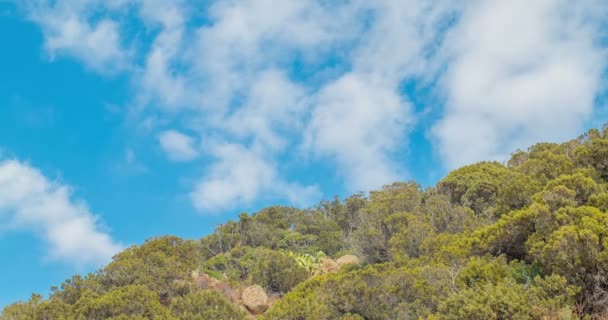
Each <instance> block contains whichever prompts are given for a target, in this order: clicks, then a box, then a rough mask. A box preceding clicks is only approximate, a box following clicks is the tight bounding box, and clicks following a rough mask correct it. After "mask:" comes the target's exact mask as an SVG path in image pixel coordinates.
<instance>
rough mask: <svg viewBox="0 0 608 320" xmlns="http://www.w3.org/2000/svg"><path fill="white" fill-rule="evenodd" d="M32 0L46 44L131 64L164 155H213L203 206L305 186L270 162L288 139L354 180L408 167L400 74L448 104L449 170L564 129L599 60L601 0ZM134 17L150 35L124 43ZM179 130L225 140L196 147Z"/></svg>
mask: <svg viewBox="0 0 608 320" xmlns="http://www.w3.org/2000/svg"><path fill="white" fill-rule="evenodd" d="M38 2H40V3H45V5H41V6H38V7H35V6H34V7H35V9H36V10H33V12H34V13H32V14H31V17H30V18H31V19H32V20H33V21H36V22H38V23H39V24H40V25H41V27H42V29H43V32H44V35H45V39H46V43H47V48H48V49H49V50H50V51H51V52H52V53H56V54H68V55H71V56H75V57H77V58H79V59H81V60H83V61H84V62H85V63H86V64H87V65H89V66H91V67H93V68H97V69H106V68H108V66H120V68H123V69H125V70H129V71H131V72H132V75H131V76H132V83H133V86H134V90H135V91H136V92H135V94H134V96H135V98H134V100H135V102H134V104H135V105H137V106H138V107H139V108H135V109H137V112H141V118H142V119H143V120H142V127H150V128H151V127H153V125H152V124H154V123H157V122H158V123H163V124H164V125H165V126H166V125H168V124H169V123H171V125H172V126H174V127H175V128H176V130H175V131H173V134H172V136H171V135H169V136H163V135H161V137H160V138H162V137H164V140H165V141H164V143H163V141H160V143H161V147H163V150H165V151H166V152H167V153H168V155H169V157H170V158H171V159H173V160H174V161H191V160H194V159H195V158H197V157H199V156H200V154H199V153H201V154H202V153H204V155H205V156H211V157H213V158H215V159H216V161H214V162H212V163H211V165H210V166H209V167H207V168H205V172H207V174H206V175H204V176H202V177H200V179H198V180H197V181H198V182H197V183H196V187H195V190H194V191H193V192H192V200H193V203H194V204H195V206H196V207H198V208H199V209H202V210H208V209H217V208H225V207H227V205H228V204H230V205H232V206H238V205H240V204H241V203H247V202H252V201H254V200H255V199H256V198H257V197H262V196H264V195H265V194H266V193H269V194H273V195H274V196H278V197H283V198H284V199H290V198H293V196H291V195H290V194H296V193H297V192H288V191H287V190H300V191H301V190H302V189H306V188H308V187H302V186H300V185H298V184H297V183H294V182H292V181H288V179H285V178H284V177H283V175H282V173H283V172H288V171H289V168H287V169H284V168H278V167H277V165H276V164H277V163H278V161H279V159H285V158H289V157H287V156H286V155H291V154H293V153H295V152H298V151H303V152H304V154H303V155H300V154H298V155H297V157H299V159H304V160H307V161H310V162H309V163H313V165H314V164H318V163H315V162H313V161H317V160H324V159H331V160H332V161H333V162H334V163H332V164H333V165H335V166H336V167H337V168H338V170H339V172H338V173H339V175H340V176H341V177H342V179H343V180H344V183H345V186H346V188H347V189H349V190H351V191H353V190H367V189H369V188H375V187H378V186H380V185H381V184H384V183H390V182H392V181H393V180H399V179H403V178H405V177H406V176H407V171H406V169H405V168H404V166H403V164H401V163H399V162H398V161H396V159H397V157H395V154H396V153H398V152H399V151H400V150H404V149H406V148H407V147H408V142H409V139H408V133H409V132H410V131H411V130H412V129H413V128H414V126H415V125H416V124H419V123H425V124H426V123H429V122H430V121H422V122H419V121H417V120H418V119H417V117H419V116H420V117H425V115H421V114H419V113H417V112H416V111H415V108H413V107H414V106H412V104H411V102H410V101H409V99H408V97H405V96H404V95H403V92H402V90H403V89H402V87H403V83H404V82H408V83H409V82H411V81H414V82H416V83H417V84H421V85H422V86H428V85H433V84H434V81H435V80H436V79H437V78H439V81H438V83H437V84H436V86H435V87H433V88H431V90H430V92H431V94H436V96H435V97H433V98H434V99H433V100H434V101H440V100H441V99H443V98H445V106H433V107H432V108H431V109H430V110H438V111H439V110H443V114H441V115H439V114H433V115H430V116H426V117H428V118H430V119H435V118H440V120H439V121H438V122H437V123H436V124H435V125H434V126H433V128H432V129H431V130H430V132H431V136H432V138H433V141H434V142H435V143H436V149H437V150H438V152H439V153H440V154H441V156H442V158H443V160H444V162H445V163H446V165H447V166H448V167H454V166H457V165H460V164H464V163H468V162H471V161H476V160H480V159H488V158H490V159H499V160H504V159H505V157H506V155H507V154H508V152H510V151H512V150H513V149H515V148H517V147H526V146H527V145H528V144H530V143H532V142H535V141H538V140H559V139H565V138H569V137H571V136H572V135H575V134H576V133H577V132H578V131H579V130H580V129H581V126H582V125H583V124H584V123H585V122H586V121H588V120H589V118H590V117H592V114H593V112H594V98H595V95H596V93H597V92H598V90H599V85H600V80H601V75H602V73H603V72H604V71H605V69H606V54H605V49H600V47H599V44H598V42H597V41H596V38H597V37H598V33H599V32H600V31H599V30H600V28H599V27H598V24H599V23H601V20H602V18H603V17H605V14H606V7H607V5H606V4H605V1H604V0H582V1H576V2H571V1H566V0H538V1H533V2H530V1H524V0H512V1H511V0H466V1H455V0H443V1H433V0H379V1H364V0H353V1H338V2H331V1H330V2H328V1H324V0H302V1H272V0H234V1H212V2H209V3H207V4H205V5H204V7H203V6H201V5H200V4H199V3H193V2H189V1H161V0H146V1H142V0H130V1H128V0H121V1H112V2H104V1H100V0H86V1H76V0H59V1H50V0H39V1H38ZM127 14H132V16H129V19H124V16H125V15H127ZM453 17H459V19H456V20H452V19H451V18H453ZM133 19H135V20H140V21H137V24H136V25H143V26H144V28H145V30H143V31H142V30H137V31H138V32H140V31H141V32H142V33H145V34H146V36H148V35H149V36H150V38H151V40H150V43H148V44H143V45H138V44H137V43H136V44H135V45H129V47H128V48H126V47H125V45H124V44H125V43H130V42H129V41H128V40H129V39H131V38H132V37H133V33H134V31H133V30H132V29H131V28H132V26H131V25H129V26H125V21H130V20H133ZM446 30H447V31H446ZM130 37H131V38H130ZM96 38H97V39H98V41H92V40H90V39H96ZM144 38H145V37H144ZM132 50H133V51H135V52H132ZM413 100H415V101H416V100H418V99H413ZM144 107H147V109H145V108H144ZM416 107H427V106H416ZM440 107H444V108H443V109H441V108H440ZM416 109H417V108H416ZM420 109H422V108H420ZM596 109H597V108H596ZM426 110H429V108H426ZM137 112H136V113H137ZM146 119H147V120H146ZM152 120H154V121H152ZM157 126H158V125H154V127H157ZM177 130H187V131H188V132H194V133H196V134H197V136H198V137H200V139H201V141H205V142H207V141H224V145H223V146H222V145H214V146H212V147H209V148H206V149H202V150H197V148H196V147H195V144H196V143H197V140H195V139H194V138H191V137H188V136H184V135H183V134H181V133H179V131H177ZM149 131H154V130H149ZM160 138H159V140H163V139H160ZM170 140H173V141H170ZM302 145H303V147H302ZM309 155H313V157H309ZM201 158H202V157H201ZM240 158H244V159H248V160H250V162H251V163H242V161H239V160H238V159H240ZM287 165H288V164H287ZM217 172H222V174H221V175H220V174H218V173H217ZM294 176H297V175H294ZM268 177H270V178H271V179H275V181H278V183H276V184H277V185H280V186H281V187H282V188H285V189H286V191H284V192H280V190H279V189H278V188H277V187H276V186H271V183H270V182H268V179H269V178H268ZM237 181H245V182H246V183H245V184H244V185H238V183H237ZM312 189H314V187H311V190H312ZM303 193H307V192H303ZM312 193H314V192H312ZM312 193H311V194H312Z"/></svg>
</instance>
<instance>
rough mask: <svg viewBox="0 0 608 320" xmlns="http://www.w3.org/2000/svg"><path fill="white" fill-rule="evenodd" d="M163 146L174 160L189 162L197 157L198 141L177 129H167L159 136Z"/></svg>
mask: <svg viewBox="0 0 608 320" xmlns="http://www.w3.org/2000/svg"><path fill="white" fill-rule="evenodd" d="M158 141H159V143H160V146H161V148H162V149H163V151H164V152H165V153H166V154H167V157H169V159H170V160H172V161H177V162H187V161H192V160H194V159H196V157H197V156H198V150H196V145H195V144H196V141H195V139H194V138H192V137H190V136H187V135H185V134H183V133H181V132H179V131H176V130H167V131H164V132H162V133H161V134H160V135H159V136H158Z"/></svg>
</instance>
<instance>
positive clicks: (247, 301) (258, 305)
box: [241, 284, 268, 315]
mask: <svg viewBox="0 0 608 320" xmlns="http://www.w3.org/2000/svg"><path fill="white" fill-rule="evenodd" d="M241 299H242V300H243V304H244V305H245V307H247V309H248V310H249V311H250V312H251V313H253V314H255V315H258V314H262V313H264V311H266V309H268V296H267V295H266V292H265V291H264V289H263V288H262V287H260V286H258V285H257V284H256V285H253V286H251V287H247V288H245V289H244V290H243V294H242V296H241Z"/></svg>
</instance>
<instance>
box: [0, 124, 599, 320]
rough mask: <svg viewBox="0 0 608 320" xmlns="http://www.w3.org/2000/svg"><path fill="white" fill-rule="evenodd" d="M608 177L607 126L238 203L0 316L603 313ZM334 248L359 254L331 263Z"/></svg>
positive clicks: (564, 315) (544, 316) (324, 316)
mask: <svg viewBox="0 0 608 320" xmlns="http://www.w3.org/2000/svg"><path fill="white" fill-rule="evenodd" d="M607 182H608V131H607V130H606V129H605V130H604V131H603V132H600V131H598V130H591V131H589V132H588V133H587V134H585V135H583V136H581V137H579V138H578V139H575V140H572V141H568V142H566V143H562V144H552V143H540V144H537V145H535V146H533V147H531V148H530V149H529V150H528V151H527V152H524V151H517V152H515V153H514V154H513V155H512V158H511V159H510V160H509V161H508V162H507V164H506V165H503V164H500V163H496V162H481V163H477V164H474V165H470V166H466V167H463V168H460V169H458V170H455V171H453V172H451V173H450V174H449V175H448V176H447V177H446V178H445V179H443V180H442V181H440V182H439V183H438V184H437V185H436V186H435V187H434V188H429V189H427V190H422V189H421V188H420V186H419V185H417V184H416V183H414V182H407V183H394V184H392V185H388V186H385V187H384V188H382V189H381V190H377V191H372V192H370V194H369V196H366V195H364V194H356V195H353V196H351V197H349V198H347V199H344V200H343V201H341V200H339V199H337V198H336V199H333V200H331V201H324V202H322V203H320V204H319V205H318V206H317V207H316V208H313V209H309V210H299V209H295V208H286V207H271V208H267V209H264V210H262V211H260V212H258V213H256V214H254V215H251V216H250V215H247V214H242V215H241V216H240V217H239V220H238V221H230V222H228V223H226V224H225V225H221V226H218V227H217V229H216V230H215V232H214V233H213V234H211V235H209V236H206V237H204V238H202V239H200V240H198V241H184V240H182V239H179V238H176V237H158V238H154V239H150V240H148V241H146V242H145V243H144V244H142V245H141V246H134V247H131V248H129V249H127V250H125V251H124V252H122V253H120V254H118V255H117V256H116V257H114V259H113V261H112V262H111V263H110V264H109V265H107V266H106V267H104V268H103V269H101V270H99V271H98V272H95V273H92V274H89V275H86V276H74V277H72V278H71V279H68V280H66V281H65V282H64V283H63V284H61V286H60V287H57V288H52V289H51V293H50V296H49V298H48V299H43V298H42V297H41V296H39V295H33V296H32V298H31V299H30V300H29V301H26V302H19V303H15V304H13V305H11V306H8V307H6V308H5V309H4V311H3V313H2V314H1V315H0V319H2V320H8V319H10V320H16V319H246V318H253V317H258V318H262V319H578V318H585V317H587V318H591V317H593V318H601V317H608V249H607V248H608V213H606V210H607V209H608V193H607ZM346 254H355V255H357V256H358V257H360V258H361V259H362V262H361V263H354V264H344V263H341V266H340V265H338V263H336V262H335V261H334V260H332V259H330V258H334V259H336V258H338V257H341V256H344V255H346ZM350 258H351V259H354V257H352V256H351V257H350ZM355 260H356V259H355ZM341 261H342V262H343V261H345V260H344V259H342V260H340V261H338V262H341ZM252 285H259V286H261V287H262V288H263V289H264V290H265V293H266V294H267V295H268V296H269V297H266V296H265V294H264V290H262V291H261V292H260V290H259V288H258V287H251V288H250V289H248V291H247V293H243V288H245V287H249V286H252ZM256 290H257V291H256ZM249 292H257V293H256V294H257V296H253V297H251V296H249ZM258 298H259V299H258ZM256 299H257V300H256ZM252 300H254V302H250V301H252ZM251 304H255V305H253V306H252V305H251ZM243 305H246V306H247V308H248V309H247V308H245V307H243ZM253 314H257V315H255V316H254V315H253ZM604 319H605V318H604Z"/></svg>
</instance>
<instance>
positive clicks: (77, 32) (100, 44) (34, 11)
mask: <svg viewBox="0 0 608 320" xmlns="http://www.w3.org/2000/svg"><path fill="white" fill-rule="evenodd" d="M32 3H33V4H29V8H30V11H29V13H30V16H29V18H30V19H31V20H33V21H35V22H36V23H38V24H40V25H41V27H42V30H43V32H44V36H45V47H46V49H47V51H48V53H49V54H50V55H51V57H55V56H56V55H59V54H66V55H69V56H73V57H75V58H77V59H80V60H82V61H83V62H84V63H85V64H86V65H87V66H88V67H90V68H92V69H94V70H96V71H98V72H102V73H108V72H115V71H118V70H121V69H123V68H125V67H127V64H128V58H129V52H128V50H127V49H125V48H124V47H123V46H122V44H121V30H120V26H119V25H118V23H116V22H115V21H114V20H112V19H108V18H102V19H99V20H96V21H95V22H92V21H90V20H91V19H90V16H91V15H92V14H93V12H94V9H95V8H96V7H99V6H100V5H101V4H100V3H98V1H94V0H86V1H71V0H69V1H57V2H54V1H42V0H41V1H32ZM124 4H125V2H124V1H107V2H106V3H103V6H104V7H105V8H112V9H117V8H122V7H123V6H124Z"/></svg>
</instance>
